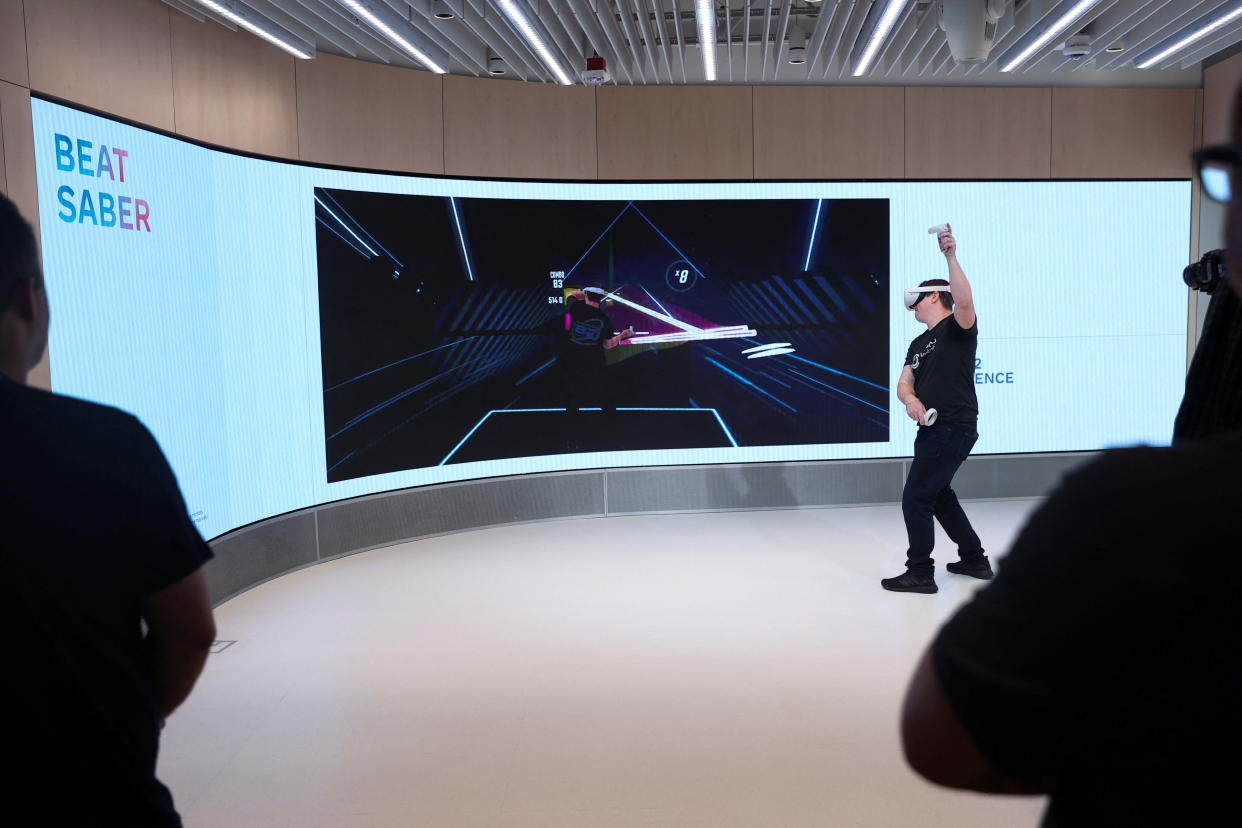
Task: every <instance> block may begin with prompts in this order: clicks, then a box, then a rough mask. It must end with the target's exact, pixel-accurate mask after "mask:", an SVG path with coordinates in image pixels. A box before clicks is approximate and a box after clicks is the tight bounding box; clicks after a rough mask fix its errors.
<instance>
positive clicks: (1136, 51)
mask: <svg viewBox="0 0 1242 828" xmlns="http://www.w3.org/2000/svg"><path fill="white" fill-rule="evenodd" d="M1226 2H1228V0H1201V2H1198V3H1194V4H1192V5H1191V6H1190V7H1189V8H1186V7H1185V5H1184V4H1172V3H1171V4H1169V5H1168V6H1165V7H1164V8H1163V9H1161V10H1160V11H1159V12H1157V13H1156V14H1153V15H1152V16H1151V17H1149V18H1147V19H1146V20H1144V21H1143V23H1142V24H1141V25H1139V26H1135V27H1134V28H1133V29H1131V30H1130V31H1129V32H1127V33H1126V51H1124V52H1120V53H1118V54H1115V55H1110V54H1107V53H1105V57H1104V59H1103V60H1097V61H1096V68H1097V69H1107V68H1109V67H1112V66H1120V65H1122V64H1123V63H1125V62H1126V61H1128V60H1132V59H1133V58H1136V57H1138V56H1139V55H1141V54H1142V53H1143V52H1146V51H1147V50H1149V49H1151V48H1152V47H1153V46H1156V45H1158V44H1159V43H1160V42H1161V41H1163V40H1165V39H1166V38H1168V37H1170V36H1171V35H1173V34H1175V33H1176V32H1178V31H1179V30H1180V29H1182V28H1183V27H1185V26H1187V25H1189V24H1191V23H1194V22H1195V21H1196V20H1198V19H1199V18H1201V17H1203V16H1204V15H1205V14H1210V13H1211V12H1213V11H1215V10H1216V9H1218V8H1220V7H1221V6H1222V5H1224V4H1225V3H1226ZM1179 5H1180V6H1181V8H1179Z"/></svg>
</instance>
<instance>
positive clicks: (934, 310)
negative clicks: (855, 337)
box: [880, 224, 992, 593]
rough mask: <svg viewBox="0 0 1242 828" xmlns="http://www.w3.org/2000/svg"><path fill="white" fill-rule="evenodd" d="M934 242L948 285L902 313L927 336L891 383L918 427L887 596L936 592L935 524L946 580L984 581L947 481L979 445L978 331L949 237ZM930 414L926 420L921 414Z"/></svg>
mask: <svg viewBox="0 0 1242 828" xmlns="http://www.w3.org/2000/svg"><path fill="white" fill-rule="evenodd" d="M936 238H937V241H938V242H939V244H940V252H942V253H943V254H944V257H945V261H946V263H947V264H948V267H949V278H948V280H947V281H946V280H944V279H928V280H927V281H925V282H923V283H921V284H920V285H919V290H917V291H914V293H915V295H914V296H913V304H909V305H908V306H909V307H910V309H911V310H913V311H914V317H915V319H917V320H918V321H919V322H921V323H922V324H924V325H926V326H927V330H926V331H925V332H924V333H922V334H920V335H919V336H917V337H915V338H914V341H913V342H911V343H910V347H909V349H907V351H906V362H905V365H904V366H903V367H902V369H901V378H900V379H899V380H898V382H897V398H898V399H899V400H901V402H902V403H903V404H904V405H905V407H906V415H907V416H908V417H909V418H910V419H911V420H914V422H916V423H918V427H919V433H918V436H917V437H916V438H915V440H914V460H913V462H912V463H911V464H910V473H909V474H908V475H907V476H906V485H905V489H904V490H903V491H902V494H901V513H902V516H903V517H904V518H905V522H906V535H907V536H908V539H909V549H908V551H907V553H906V571H905V572H903V573H902V574H901V575H898V576H897V577H895V578H885V579H883V580H881V581H880V585H881V586H882V587H884V588H885V589H887V590H889V591H891V592H920V593H934V592H936V590H937V587H936V573H935V562H934V561H933V560H932V556H931V553H932V548H933V547H934V546H935V543H936V526H935V523H934V520H938V521H940V525H941V526H943V527H944V530H945V532H946V533H948V535H949V538H950V539H951V540H952V541H953V542H954V543H956V544H957V550H958V555H959V557H960V558H961V560H959V561H954V562H952V563H950V564H949V565H948V569H949V571H950V572H955V573H958V574H961V575H969V576H971V577H974V578H982V579H988V578H991V577H992V566H991V564H990V563H988V559H987V556H986V555H985V554H984V552H983V545H982V543H981V542H980V541H979V536H978V535H977V534H975V530H974V527H972V526H971V525H970V519H969V518H968V517H966V512H965V510H963V509H962V504H961V503H959V502H958V500H957V495H956V494H955V493H954V491H953V486H952V483H953V476H954V475H955V474H957V470H958V468H959V467H960V466H961V465H962V463H963V462H964V461H965V460H966V457H967V456H968V455H969V454H970V450H971V449H972V448H973V447H974V445H975V442H976V441H977V440H978V439H979V434H978V432H977V431H976V430H975V429H976V424H977V422H978V419H979V400H978V399H977V397H976V396H975V380H974V370H975V346H976V344H977V343H978V341H979V326H978V324H977V322H976V320H975V303H974V296H973V294H972V292H971V289H970V282H969V281H967V279H966V274H965V273H964V272H963V271H962V266H961V264H960V263H959V262H958V260H957V240H956V239H955V238H954V237H953V229H952V228H951V227H950V226H949V225H947V224H946V225H944V226H943V229H942V230H941V231H940V232H939V233H938V234H937V237H936ZM933 409H934V410H935V412H936V416H935V418H934V420H933V418H932V417H931V415H930V414H929V412H930V411H931V410H933Z"/></svg>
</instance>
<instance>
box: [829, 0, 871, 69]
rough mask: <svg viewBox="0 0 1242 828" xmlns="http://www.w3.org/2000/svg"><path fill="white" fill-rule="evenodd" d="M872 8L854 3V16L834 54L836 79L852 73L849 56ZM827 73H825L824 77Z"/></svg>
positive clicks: (868, 5) (869, 5)
mask: <svg viewBox="0 0 1242 828" xmlns="http://www.w3.org/2000/svg"><path fill="white" fill-rule="evenodd" d="M871 8H872V4H871V3H855V4H854V14H853V16H852V17H851V18H850V24H849V25H848V26H846V27H845V31H844V33H843V34H842V36H841V44H840V45H839V46H838V47H837V49H836V53H837V58H838V63H839V67H838V69H837V77H842V76H844V75H845V74H846V73H847V72H850V71H853V67H852V66H851V65H850V55H852V54H853V53H854V44H855V43H857V42H858V33H859V32H861V31H862V27H863V23H864V22H865V21H866V20H867V15H868V14H870V12H871ZM827 75H828V73H827V72H826V71H825V73H824V76H825V77H827Z"/></svg>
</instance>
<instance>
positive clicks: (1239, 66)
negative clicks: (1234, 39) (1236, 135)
mask: <svg viewBox="0 0 1242 828" xmlns="http://www.w3.org/2000/svg"><path fill="white" fill-rule="evenodd" d="M1239 90H1242V54H1237V55H1234V56H1233V57H1231V58H1229V59H1227V60H1222V61H1221V62H1220V63H1217V64H1214V65H1212V66H1209V67H1208V68H1206V69H1204V70H1203V144H1204V146H1208V145H1211V144H1227V143H1230V142H1231V141H1232V140H1233V135H1232V133H1233V98H1234V95H1236V94H1237V93H1238V91H1239Z"/></svg>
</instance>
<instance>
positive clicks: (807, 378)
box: [789, 368, 888, 414]
mask: <svg viewBox="0 0 1242 828" xmlns="http://www.w3.org/2000/svg"><path fill="white" fill-rule="evenodd" d="M789 372H790V373H791V374H797V375H798V376H800V377H802V378H803V379H806V380H810V381H811V382H813V383H815V384H816V385H822V386H824V387H825V388H831V389H832V390H833V391H836V392H837V393H838V394H843V395H845V396H847V397H849V398H850V399H851V400H856V401H858V402H860V403H862V404H863V405H869V406H871V407H872V408H874V409H875V410H876V411H883V412H884V413H885V414H887V413H888V409H887V408H881V407H880V406H878V405H876V404H875V403H869V402H867V401H866V400H864V399H863V398H862V397H855V396H854V395H853V394H851V393H849V392H848V391H842V390H841V389H840V388H837V387H836V386H832V385H829V384H828V383H826V382H821V381H819V380H817V379H815V378H814V377H808V376H807V375H806V374H804V373H802V372H801V371H795V370H794V369H792V368H790V369H789Z"/></svg>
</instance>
